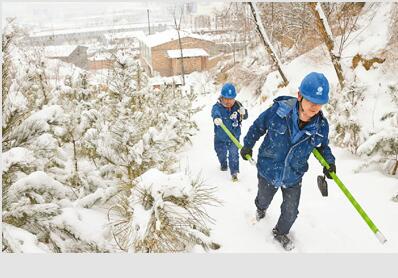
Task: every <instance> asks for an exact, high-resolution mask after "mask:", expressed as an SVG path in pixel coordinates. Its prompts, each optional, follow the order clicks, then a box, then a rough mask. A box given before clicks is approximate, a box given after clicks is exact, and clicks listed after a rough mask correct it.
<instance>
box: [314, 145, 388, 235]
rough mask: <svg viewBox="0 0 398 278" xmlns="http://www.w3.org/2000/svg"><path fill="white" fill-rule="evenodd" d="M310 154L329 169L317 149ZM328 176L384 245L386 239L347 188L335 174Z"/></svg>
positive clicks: (331, 173)
mask: <svg viewBox="0 0 398 278" xmlns="http://www.w3.org/2000/svg"><path fill="white" fill-rule="evenodd" d="M312 153H313V154H314V156H315V157H316V158H317V159H318V160H319V162H320V163H321V164H322V166H323V167H326V169H329V168H330V166H329V164H328V162H327V161H326V160H325V159H324V158H323V156H322V155H321V153H320V152H319V151H318V150H317V149H314V150H313V151H312ZM330 176H331V177H332V178H333V180H334V181H335V182H336V184H337V185H338V186H339V187H340V189H341V191H343V193H344V195H345V196H346V197H347V198H348V200H349V201H350V202H351V204H352V205H353V206H354V208H355V209H356V210H357V212H358V213H359V215H361V217H362V219H363V220H365V222H366V224H368V226H369V228H370V229H371V230H372V232H373V233H374V234H375V236H376V237H377V239H378V240H379V241H380V243H385V242H386V241H387V239H386V238H385V237H384V235H383V234H382V233H381V232H380V231H379V229H378V228H377V227H376V225H375V224H374V223H373V221H372V220H371V219H370V218H369V216H368V215H367V214H366V212H365V211H364V210H363V209H362V207H361V206H360V205H359V203H358V202H357V201H356V200H355V198H354V196H352V194H351V193H350V191H349V190H348V189H347V187H345V185H344V184H343V182H342V181H341V180H340V179H339V178H338V177H337V175H336V173H334V172H330Z"/></svg>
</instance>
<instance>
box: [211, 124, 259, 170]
mask: <svg viewBox="0 0 398 278" xmlns="http://www.w3.org/2000/svg"><path fill="white" fill-rule="evenodd" d="M215 124H216V125H218V126H220V127H221V128H222V129H223V130H224V132H225V133H226V134H227V135H228V137H229V138H230V139H231V140H232V142H233V143H234V144H235V145H236V146H237V147H238V149H239V150H240V149H242V145H241V144H240V143H239V141H238V140H237V139H236V138H235V136H234V135H233V134H232V133H231V131H229V130H228V128H227V127H226V126H225V125H224V123H223V122H222V120H221V119H220V122H217V123H215ZM245 157H246V158H247V160H249V162H250V163H251V164H252V165H256V161H255V160H254V159H253V158H252V157H251V156H250V155H249V154H247V155H246V156H245Z"/></svg>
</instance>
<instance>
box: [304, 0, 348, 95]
mask: <svg viewBox="0 0 398 278" xmlns="http://www.w3.org/2000/svg"><path fill="white" fill-rule="evenodd" d="M308 5H309V7H310V9H311V12H312V13H313V14H314V16H315V18H316V23H317V27H318V30H319V32H320V33H321V36H322V38H323V42H324V43H325V44H326V47H327V48H328V50H329V55H330V58H331V60H332V63H333V66H334V69H335V71H336V74H337V78H338V79H339V83H340V88H341V89H343V88H344V76H343V69H342V68H341V64H340V57H339V56H337V55H336V54H335V53H334V40H333V37H332V32H331V30H330V28H329V24H328V22H327V20H326V16H325V14H324V13H323V10H322V7H321V4H320V3H316V2H310V3H308Z"/></svg>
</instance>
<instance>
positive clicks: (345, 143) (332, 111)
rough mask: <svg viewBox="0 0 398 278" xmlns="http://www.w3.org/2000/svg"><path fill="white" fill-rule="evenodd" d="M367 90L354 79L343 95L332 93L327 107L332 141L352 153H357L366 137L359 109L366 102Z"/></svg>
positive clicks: (342, 92)
mask: <svg viewBox="0 0 398 278" xmlns="http://www.w3.org/2000/svg"><path fill="white" fill-rule="evenodd" d="M365 90H366V87H365V86H364V85H363V84H361V82H359V81H358V80H356V79H354V81H352V82H351V83H349V84H347V85H346V86H345V88H344V89H343V91H341V93H336V91H332V95H331V98H330V102H329V105H327V106H326V107H325V109H326V111H327V112H328V115H329V118H330V123H331V128H330V129H331V130H333V132H330V139H331V141H332V142H334V143H335V144H336V145H338V146H341V147H346V148H348V149H349V150H350V152H352V153H356V151H357V148H358V147H359V145H360V144H361V143H362V142H363V141H364V137H365V136H364V134H363V132H362V126H361V124H360V120H359V119H358V116H359V115H358V108H359V106H360V105H361V103H362V101H363V100H364V92H365Z"/></svg>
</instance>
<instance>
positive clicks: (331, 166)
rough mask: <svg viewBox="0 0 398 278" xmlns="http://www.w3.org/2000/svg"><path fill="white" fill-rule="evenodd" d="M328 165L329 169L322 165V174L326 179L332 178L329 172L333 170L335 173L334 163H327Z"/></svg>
mask: <svg viewBox="0 0 398 278" xmlns="http://www.w3.org/2000/svg"><path fill="white" fill-rule="evenodd" d="M329 166H330V168H329V170H328V169H326V167H323V174H324V175H325V176H326V177H327V178H328V179H332V177H331V176H330V172H334V173H335V174H336V165H335V164H329Z"/></svg>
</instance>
